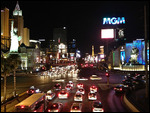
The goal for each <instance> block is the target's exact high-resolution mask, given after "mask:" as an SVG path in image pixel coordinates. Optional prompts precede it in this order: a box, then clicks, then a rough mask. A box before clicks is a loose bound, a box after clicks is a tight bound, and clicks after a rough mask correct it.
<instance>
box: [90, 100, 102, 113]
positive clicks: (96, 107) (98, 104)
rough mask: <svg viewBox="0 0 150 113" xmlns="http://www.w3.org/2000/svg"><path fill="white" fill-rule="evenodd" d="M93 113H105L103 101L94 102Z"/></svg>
mask: <svg viewBox="0 0 150 113" xmlns="http://www.w3.org/2000/svg"><path fill="white" fill-rule="evenodd" d="M92 110H93V112H104V109H103V106H102V103H101V101H94V102H93V105H92Z"/></svg>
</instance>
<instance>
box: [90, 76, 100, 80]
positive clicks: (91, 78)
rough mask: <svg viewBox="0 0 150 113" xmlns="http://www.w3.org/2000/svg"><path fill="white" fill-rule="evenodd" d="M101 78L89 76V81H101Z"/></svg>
mask: <svg viewBox="0 0 150 113" xmlns="http://www.w3.org/2000/svg"><path fill="white" fill-rule="evenodd" d="M101 79H102V77H98V76H97V75H92V76H90V80H101Z"/></svg>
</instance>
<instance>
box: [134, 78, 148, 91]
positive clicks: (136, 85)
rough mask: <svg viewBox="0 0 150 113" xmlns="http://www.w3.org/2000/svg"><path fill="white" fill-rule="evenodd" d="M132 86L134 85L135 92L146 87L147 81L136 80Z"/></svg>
mask: <svg viewBox="0 0 150 113" xmlns="http://www.w3.org/2000/svg"><path fill="white" fill-rule="evenodd" d="M132 84H133V85H134V89H135V90H136V89H141V88H145V87H146V81H145V80H139V79H135V80H133V81H132Z"/></svg>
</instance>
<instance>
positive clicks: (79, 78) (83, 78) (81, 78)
mask: <svg viewBox="0 0 150 113" xmlns="http://www.w3.org/2000/svg"><path fill="white" fill-rule="evenodd" d="M77 80H82V81H84V80H88V78H85V77H78V78H77Z"/></svg>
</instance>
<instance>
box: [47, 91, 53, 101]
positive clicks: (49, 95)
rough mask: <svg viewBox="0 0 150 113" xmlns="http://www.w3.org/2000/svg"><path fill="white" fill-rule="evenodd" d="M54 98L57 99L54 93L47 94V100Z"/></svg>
mask: <svg viewBox="0 0 150 113" xmlns="http://www.w3.org/2000/svg"><path fill="white" fill-rule="evenodd" d="M54 97H55V93H54V92H52V90H49V91H47V93H46V99H47V100H52V99H53V98H54Z"/></svg>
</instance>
